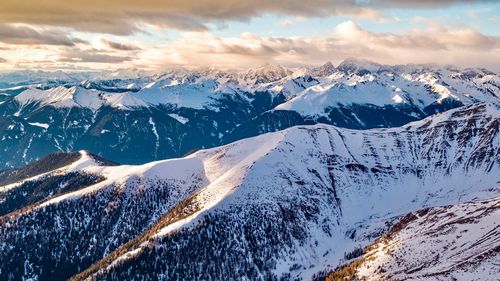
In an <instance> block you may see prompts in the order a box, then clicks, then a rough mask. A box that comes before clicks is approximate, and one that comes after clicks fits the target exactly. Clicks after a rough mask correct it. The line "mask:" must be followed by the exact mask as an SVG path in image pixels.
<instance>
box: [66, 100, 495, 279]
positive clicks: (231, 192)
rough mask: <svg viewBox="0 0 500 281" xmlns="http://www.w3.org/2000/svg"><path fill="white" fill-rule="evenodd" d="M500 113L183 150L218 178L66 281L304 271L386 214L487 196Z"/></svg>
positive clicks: (292, 132) (386, 219)
mask: <svg viewBox="0 0 500 281" xmlns="http://www.w3.org/2000/svg"><path fill="white" fill-rule="evenodd" d="M499 113H500V112H499V111H498V108H496V107H494V106H488V105H485V104H482V105H475V106H470V107H466V108H463V109H461V110H457V111H451V112H448V113H445V114H442V115H438V116H434V118H432V119H426V120H424V121H422V122H418V123H412V124H410V125H408V126H405V127H403V128H397V129H387V130H370V131H350V130H339V129H337V128H335V127H328V126H313V127H295V128H292V129H289V130H286V131H283V132H278V133H274V134H270V135H263V136H260V137H257V138H254V139H252V141H251V142H250V140H245V141H241V142H236V143H234V144H231V145H229V146H225V147H222V148H219V149H213V150H207V151H201V152H198V153H196V154H194V155H192V156H190V157H188V158H189V159H192V158H198V157H201V158H203V159H210V161H207V160H205V163H208V164H209V165H207V164H205V169H206V171H207V172H210V171H217V172H216V173H215V174H214V175H217V178H216V179H215V180H212V178H211V176H210V175H208V176H207V178H208V179H209V181H210V183H209V184H208V185H207V186H205V187H204V188H203V189H201V190H200V191H199V192H198V193H196V194H194V195H193V196H191V197H189V198H188V199H187V200H186V201H184V202H183V203H182V204H180V205H178V206H177V207H176V208H175V209H172V210H171V211H170V212H169V213H167V214H166V215H164V216H163V217H162V218H160V220H159V221H158V222H157V223H156V224H155V225H154V226H152V228H150V229H149V230H148V231H147V232H145V233H143V234H142V235H141V236H139V237H138V238H136V239H135V240H133V241H131V242H130V243H127V244H126V245H124V246H123V247H122V248H120V249H118V250H117V251H116V252H114V253H112V254H110V255H109V256H107V257H106V258H105V259H103V260H102V261H100V262H99V263H96V264H95V265H94V266H93V267H91V268H90V269H89V270H87V271H85V272H84V273H82V274H81V275H79V276H77V277H76V278H75V280H84V279H87V278H90V279H91V280H93V279H99V280H100V279H107V280H123V279H134V278H139V279H140V278H153V279H155V278H174V279H176V278H179V279H186V278H187V279H192V278H196V276H204V277H206V279H207V280H217V279H220V278H229V279H251V280H261V279H269V278H270V279H275V278H278V279H279V278H284V279H286V280H287V279H295V278H299V279H301V278H308V277H310V276H312V274H313V273H315V272H317V271H320V270H322V269H323V268H328V267H335V266H337V265H339V264H341V263H342V261H343V258H344V253H345V252H350V251H352V250H353V249H355V248H356V247H359V245H364V244H366V243H368V242H369V241H370V240H371V239H373V238H374V237H377V236H378V235H380V233H381V232H383V231H384V230H385V228H386V227H387V225H386V223H388V224H389V225H390V223H391V222H392V221H393V220H394V216H399V215H402V214H405V213H407V212H409V211H412V210H418V209H420V208H422V207H425V206H436V205H442V204H449V203H452V202H453V203H455V202H457V201H458V202H464V201H468V200H472V199H478V198H479V199H481V198H483V199H484V198H489V197H490V196H493V195H498V190H497V189H491V187H492V186H495V185H496V183H497V182H498V172H499V169H500V166H499V164H500V157H499V156H500V154H499V146H500V135H499V132H498V129H499V124H500V123H499V121H500V120H499V117H500V115H499ZM264 140H265V142H263V141H264ZM254 142H258V143H259V145H258V146H257V148H255V147H253V146H252V144H254ZM235 153H236V155H238V158H239V159H240V160H239V161H238V162H237V164H234V163H233V162H232V159H235V157H234V155H235ZM242 155H245V156H243V157H242ZM213 158H215V159H221V160H222V163H221V162H219V161H214V160H213ZM228 159H229V160H228ZM228 163H231V165H230V166H226V165H228ZM214 166H215V167H216V168H215V167H214ZM224 167H228V169H227V170H225V169H224ZM229 167H230V168H229ZM221 168H222V170H223V171H225V172H223V173H221V172H220V170H221ZM174 257H175V258H174ZM158 261H161V262H158ZM207 261H208V262H207ZM224 261H225V262H224ZM196 264H200V267H196V266H189V265H196ZM144 272H146V274H144Z"/></svg>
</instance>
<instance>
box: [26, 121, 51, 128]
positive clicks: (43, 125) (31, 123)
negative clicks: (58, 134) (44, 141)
mask: <svg viewBox="0 0 500 281" xmlns="http://www.w3.org/2000/svg"><path fill="white" fill-rule="evenodd" d="M28 124H30V125H31V126H36V127H41V128H44V129H48V128H49V124H46V123H39V122H28Z"/></svg>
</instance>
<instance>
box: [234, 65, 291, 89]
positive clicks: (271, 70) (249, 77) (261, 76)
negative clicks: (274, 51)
mask: <svg viewBox="0 0 500 281" xmlns="http://www.w3.org/2000/svg"><path fill="white" fill-rule="evenodd" d="M292 73H293V71H292V70H290V69H288V68H286V67H284V66H280V65H273V64H264V65H263V66H261V67H258V68H253V69H250V70H248V71H247V72H246V73H244V74H243V75H242V76H243V79H244V80H245V81H247V82H248V83H253V84H265V83H270V82H274V81H277V80H280V79H282V78H284V77H286V76H288V75H291V74H292Z"/></svg>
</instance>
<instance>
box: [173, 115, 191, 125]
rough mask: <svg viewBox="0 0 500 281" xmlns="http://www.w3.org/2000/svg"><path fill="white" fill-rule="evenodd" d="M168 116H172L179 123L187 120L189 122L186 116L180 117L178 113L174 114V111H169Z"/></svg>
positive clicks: (184, 122)
mask: <svg viewBox="0 0 500 281" xmlns="http://www.w3.org/2000/svg"><path fill="white" fill-rule="evenodd" d="M168 116H170V117H172V118H174V119H175V120H177V121H179V123H181V124H186V123H187V122H189V119H188V118H186V117H182V116H180V115H178V114H175V113H170V114H169V115H168Z"/></svg>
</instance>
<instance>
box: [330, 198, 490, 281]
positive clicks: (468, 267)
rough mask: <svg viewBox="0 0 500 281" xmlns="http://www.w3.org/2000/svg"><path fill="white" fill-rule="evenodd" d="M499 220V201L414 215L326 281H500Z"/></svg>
mask: <svg viewBox="0 0 500 281" xmlns="http://www.w3.org/2000/svg"><path fill="white" fill-rule="evenodd" d="M497 190H498V188H497ZM499 217H500V199H499V198H498V197H496V198H493V199H490V200H486V201H479V202H468V203H462V204H457V205H449V206H445V207H436V208H430V209H423V210H420V211H418V212H415V213H410V214H408V215H406V216H405V217H403V218H402V219H401V221H400V222H399V223H398V224H397V225H396V226H395V227H394V229H393V230H391V231H389V233H388V234H386V235H384V236H383V237H382V238H380V239H377V241H376V242H375V243H373V244H371V245H369V246H368V247H367V249H366V250H365V251H366V252H365V254H364V255H363V256H361V257H360V258H358V259H357V260H355V261H354V262H352V263H351V264H349V265H346V266H344V267H343V268H341V269H339V270H337V271H336V272H333V273H330V274H329V275H328V278H327V280H341V279H342V280H352V279H355V280H463V281H469V280H483V281H486V280H491V281H494V280H498V276H499V275H500V268H499V266H498V264H499V262H500V253H499V249H500V226H499V223H500V222H499Z"/></svg>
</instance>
